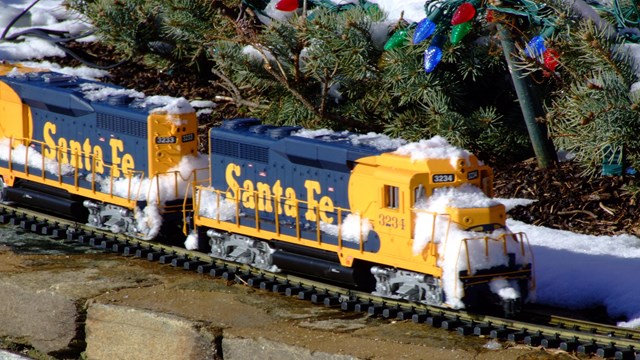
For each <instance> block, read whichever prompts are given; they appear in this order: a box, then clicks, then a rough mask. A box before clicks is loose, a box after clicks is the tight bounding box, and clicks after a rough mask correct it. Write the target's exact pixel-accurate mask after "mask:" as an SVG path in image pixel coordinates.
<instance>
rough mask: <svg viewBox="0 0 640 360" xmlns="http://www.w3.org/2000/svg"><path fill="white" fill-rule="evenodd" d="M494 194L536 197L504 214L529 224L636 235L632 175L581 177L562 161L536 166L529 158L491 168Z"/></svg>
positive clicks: (638, 215) (639, 226)
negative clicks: (553, 165)
mask: <svg viewBox="0 0 640 360" xmlns="http://www.w3.org/2000/svg"><path fill="white" fill-rule="evenodd" d="M494 173H495V196H496V197H500V198H527V199H534V200H536V201H535V202H534V203H532V204H530V205H528V206H518V207H516V208H514V209H512V210H511V211H510V212H509V215H510V216H511V217H512V218H514V219H516V220H520V221H523V222H526V223H529V224H534V225H542V226H546V227H550V228H555V229H563V230H570V231H572V232H577V233H583V234H594V235H615V234H622V233H629V234H634V235H640V211H639V209H638V201H637V199H636V196H635V194H634V188H635V187H637V185H635V183H636V182H637V180H635V178H633V177H629V176H626V177H623V176H601V177H597V178H592V179H590V178H587V177H581V176H579V174H580V169H579V167H578V166H577V165H576V164H575V163H572V162H563V163H560V164H558V166H555V167H552V168H550V169H546V170H541V169H539V168H538V167H537V163H536V162H535V161H534V160H528V161H524V162H521V163H518V164H513V165H512V166H509V167H502V168H496V169H494Z"/></svg>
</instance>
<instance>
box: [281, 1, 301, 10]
mask: <svg viewBox="0 0 640 360" xmlns="http://www.w3.org/2000/svg"><path fill="white" fill-rule="evenodd" d="M296 9H298V0H280V1H278V3H277V4H276V10H280V11H287V12H291V11H296Z"/></svg>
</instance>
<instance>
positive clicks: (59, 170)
mask: <svg viewBox="0 0 640 360" xmlns="http://www.w3.org/2000/svg"><path fill="white" fill-rule="evenodd" d="M9 155H11V162H12V163H13V164H14V165H15V164H18V165H25V163H27V162H28V164H27V165H28V166H29V167H33V168H36V169H40V170H42V168H43V167H44V170H45V171H47V172H49V173H51V174H53V175H56V176H58V175H62V176H65V175H70V174H73V171H74V168H73V166H71V165H70V164H61V163H59V162H58V161H56V160H53V159H49V158H47V157H43V156H42V154H41V153H40V152H39V151H38V150H36V149H35V148H34V147H27V146H24V145H22V144H20V145H17V146H15V147H14V148H13V149H11V140H10V139H8V138H3V139H0V160H4V161H9ZM16 170H18V171H20V169H16Z"/></svg>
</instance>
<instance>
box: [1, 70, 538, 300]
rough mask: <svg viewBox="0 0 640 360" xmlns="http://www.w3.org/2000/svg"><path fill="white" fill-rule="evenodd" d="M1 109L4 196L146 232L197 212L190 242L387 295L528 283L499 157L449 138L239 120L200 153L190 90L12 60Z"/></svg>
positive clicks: (440, 296)
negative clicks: (488, 160)
mask: <svg viewBox="0 0 640 360" xmlns="http://www.w3.org/2000/svg"><path fill="white" fill-rule="evenodd" d="M159 100H162V101H159ZM0 116H1V117H0V121H1V126H0V139H2V140H0V177H1V178H0V179H1V180H0V187H1V188H0V194H1V195H0V196H1V200H2V201H12V202H19V203H21V204H24V205H28V206H34V207H38V208H40V209H45V210H49V211H55V212H57V213H61V214H64V215H66V216H71V217H74V218H76V219H80V221H85V222H87V223H88V224H89V225H91V226H95V227H99V228H103V229H108V230H110V231H113V232H122V233H126V234H128V235H131V236H136V237H139V238H145V239H149V238H153V237H154V236H155V235H156V234H157V233H158V232H159V231H160V229H161V227H162V226H165V227H166V226H171V227H181V226H182V224H183V217H182V214H189V216H188V217H185V218H184V219H188V220H187V222H188V225H189V227H190V229H191V230H190V233H189V236H188V237H187V240H186V242H185V246H187V248H191V249H195V248H198V249H200V250H201V251H206V252H208V253H210V254H211V255H212V256H214V257H217V258H221V259H225V260H230V261H234V262H239V263H245V264H251V265H253V266H255V267H258V268H261V269H265V270H269V271H284V272H289V273H298V274H303V275H305V276H309V277H316V278H321V279H323V280H325V281H330V282H335V283H340V284H348V285H350V286H353V287H356V288H358V289H362V290H365V291H371V292H373V293H374V294H376V295H379V296H383V297H389V298H402V299H406V300H408V301H413V302H423V303H427V304H433V305H439V306H450V307H454V308H463V307H466V308H469V307H485V306H486V305H488V304H501V305H502V306H503V307H505V308H507V309H508V310H509V311H512V310H513V309H514V308H515V307H518V306H519V305H520V304H521V303H522V302H524V301H526V300H527V299H529V298H531V297H532V295H533V290H534V281H533V271H532V255H531V253H530V248H529V246H528V243H527V241H526V236H525V235H524V234H521V233H512V232H510V231H509V230H508V229H507V228H506V226H505V221H506V214H505V208H504V206H503V205H502V204H500V203H498V202H497V201H495V200H493V199H492V198H491V197H492V191H493V190H492V186H493V174H492V170H491V168H489V167H488V166H486V165H484V164H482V163H481V162H480V161H479V160H478V159H477V158H476V157H475V156H474V155H472V154H470V153H468V152H467V151H464V150H462V149H459V148H456V147H454V146H451V145H449V144H448V143H447V142H446V140H444V139H443V138H441V137H435V138H432V139H430V140H423V141H420V142H418V143H406V142H404V141H402V140H399V139H390V138H388V137H386V136H383V135H377V134H367V135H357V134H353V133H349V132H340V133H339V132H332V131H328V130H315V131H311V130H305V129H301V128H299V127H294V126H272V125H265V124H262V123H261V122H260V120H257V119H253V118H244V119H233V120H227V121H224V122H223V124H222V125H221V126H219V127H214V128H212V129H211V130H210V133H209V154H208V155H209V156H208V160H207V161H208V163H205V164H202V161H203V159H206V158H207V157H206V156H200V155H199V154H198V153H197V134H196V131H197V120H196V117H195V114H194V112H193V109H192V108H191V107H190V106H189V104H188V103H187V102H186V101H185V100H184V99H174V98H165V97H163V98H157V97H150V98H147V97H144V95H142V94H141V93H137V92H134V91H131V90H125V89H122V88H119V87H116V86H113V85H107V84H103V83H98V82H93V81H89V80H84V79H78V78H76V77H69V76H64V75H60V74H56V73H52V72H46V71H45V72H43V71H35V70H33V69H19V68H14V67H13V66H7V65H3V66H2V67H0ZM203 168H204V169H206V172H208V174H203V172H204V171H203V170H202V169H203Z"/></svg>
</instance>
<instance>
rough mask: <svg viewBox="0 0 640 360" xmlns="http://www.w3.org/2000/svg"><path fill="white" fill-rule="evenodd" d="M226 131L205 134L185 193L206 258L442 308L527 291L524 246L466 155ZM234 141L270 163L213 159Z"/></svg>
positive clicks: (224, 156) (249, 128)
mask: <svg viewBox="0 0 640 360" xmlns="http://www.w3.org/2000/svg"><path fill="white" fill-rule="evenodd" d="M235 121H236V122H237V123H235V124H232V125H230V126H228V128H227V129H225V126H222V127H221V128H217V129H214V130H212V135H211V136H210V141H211V143H212V144H213V145H211V147H212V148H211V151H210V155H211V159H210V160H211V173H212V179H211V180H210V181H209V182H208V183H207V184H205V185H200V186H198V187H197V188H196V190H195V193H196V194H197V195H196V197H195V199H196V200H195V204H194V207H195V214H194V223H195V225H196V228H197V229H199V231H198V232H197V233H198V234H199V235H200V236H201V235H203V234H204V233H205V230H207V231H206V234H207V236H208V238H209V244H210V245H211V247H212V253H213V254H214V256H218V257H221V258H226V259H229V260H234V261H240V262H247V263H252V264H254V265H257V266H263V267H265V268H269V269H272V270H273V269H275V270H283V271H289V272H296V273H305V274H311V275H313V276H317V277H321V278H324V279H329V280H334V281H337V282H341V283H348V284H351V285H354V286H357V287H362V288H365V289H368V288H370V289H371V290H374V291H375V293H377V294H379V295H383V296H389V297H402V298H406V299H408V300H412V301H420V302H426V303H433V304H437V305H443V304H447V305H449V306H453V307H463V306H472V304H474V303H475V302H477V301H480V302H483V301H484V300H480V298H482V297H484V296H487V295H490V294H492V293H497V292H499V290H500V289H502V290H504V289H505V288H509V289H513V290H515V291H516V292H517V293H519V296H517V297H518V299H517V300H518V301H521V300H523V299H522V297H523V296H524V297H526V296H527V294H529V292H530V290H532V288H533V281H532V269H531V254H530V252H529V247H528V244H527V243H526V238H525V237H524V235H523V234H513V233H511V232H509V231H508V229H506V227H505V217H506V215H505V208H504V205H502V204H500V203H498V202H496V201H494V200H492V199H491V196H492V185H493V184H492V183H493V175H492V170H491V169H490V168H489V167H488V166H486V165H482V164H480V163H479V161H478V160H477V158H476V157H475V156H473V155H472V154H469V153H467V152H464V151H461V150H460V149H457V150H455V151H457V153H456V154H457V155H461V156H460V157H457V155H454V156H453V157H452V156H438V157H420V156H418V157H415V156H414V155H412V154H409V153H403V152H402V148H397V149H395V148H394V149H391V150H388V151H373V153H374V154H373V155H370V156H361V155H363V154H364V153H367V152H368V151H370V150H371V147H365V148H366V151H364V153H362V154H357V155H353V153H352V151H354V150H353V147H352V148H349V147H348V146H345V145H344V144H342V143H340V142H339V141H338V140H336V139H331V140H330V141H323V140H319V139H300V138H298V137H297V136H290V135H289V136H282V135H277V136H275V139H274V136H269V135H267V136H262V137H260V136H259V135H257V134H259V133H260V131H262V130H260V129H257V130H254V128H256V127H263V126H264V125H260V124H259V123H256V122H251V121H250V120H249V121H247V119H242V120H235ZM242 121H245V124H238V123H241V122H242ZM247 122H248V124H247ZM236 125H238V126H237V128H234V127H236ZM275 129H278V128H275ZM275 129H272V131H275ZM267 133H268V132H267ZM243 136H244V137H243ZM231 139H232V140H231ZM267 139H269V140H267ZM233 141H238V142H239V143H245V144H246V143H250V142H251V141H253V142H254V143H255V144H259V145H260V146H259V147H260V148H261V149H262V150H260V153H263V154H268V155H269V156H267V155H264V158H263V159H262V161H260V160H256V159H259V158H260V157H259V156H257V155H255V154H252V155H247V154H245V155H243V154H242V152H230V151H228V150H224V149H222V148H221V150H220V151H218V150H216V149H214V148H215V147H216V146H217V145H215V144H216V143H218V144H224V146H225V147H231V144H232V142H233ZM316 144H317V145H316ZM446 145H447V146H449V145H448V144H446ZM315 146H317V147H315ZM314 147H315V148H314ZM449 148H452V149H453V147H450V146H449ZM225 149H226V148H225ZM266 149H269V150H266ZM343 149H346V150H345V151H346V154H347V155H343V154H342V150H343ZM246 151H249V150H246ZM343 156H345V157H346V158H345V159H347V161H346V162H345V163H346V165H345V167H344V168H342V167H340V165H339V164H338V163H342V162H343V160H341V159H342V158H343ZM349 157H352V158H353V160H348V158H349ZM260 162H263V164H260ZM338 187H341V188H342V190H343V191H339V190H338ZM441 190H442V191H441ZM458 190H460V194H459V196H457V198H456V195H455V192H456V191H458ZM447 191H448V192H452V191H453V193H454V194H453V197H452V198H448V196H444V195H442V193H447ZM449 197H451V195H449ZM460 197H468V198H469V199H471V201H470V202H469V203H467V204H465V203H463V202H461V201H460ZM434 199H437V201H436V203H435V204H433V203H430V201H432V200H434ZM445 255H446V256H445ZM447 257H448V258H447ZM447 279H450V280H447ZM443 280H446V281H443ZM492 282H493V283H494V284H493V285H491V286H490V283H492ZM472 288H473V289H482V290H473V291H471V290H470V289H472ZM490 288H492V289H490ZM516 288H517V289H516ZM492 290H493V291H492ZM496 297H499V296H498V295H497V294H496ZM501 300H505V299H497V302H500V301H501ZM511 300H516V299H511Z"/></svg>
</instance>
